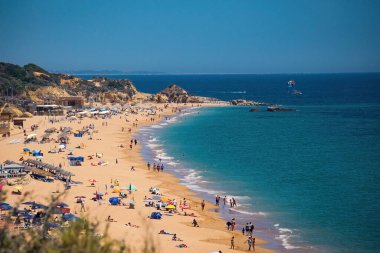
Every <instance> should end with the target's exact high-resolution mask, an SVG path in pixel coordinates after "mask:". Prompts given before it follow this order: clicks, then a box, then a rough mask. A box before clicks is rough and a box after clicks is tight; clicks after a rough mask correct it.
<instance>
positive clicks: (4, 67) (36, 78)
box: [0, 63, 138, 103]
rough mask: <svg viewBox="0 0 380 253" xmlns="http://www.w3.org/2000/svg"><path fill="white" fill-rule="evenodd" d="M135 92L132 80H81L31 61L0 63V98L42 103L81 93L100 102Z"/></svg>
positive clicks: (125, 97)
mask: <svg viewBox="0 0 380 253" xmlns="http://www.w3.org/2000/svg"><path fill="white" fill-rule="evenodd" d="M137 93H138V91H137V90H136V88H135V86H134V85H133V84H132V82H130V81H129V80H125V79H122V80H115V79H109V78H95V79H94V80H84V79H81V78H78V77H74V76H70V75H66V74H55V73H49V72H48V71H46V70H44V69H43V68H41V67H39V66H37V65H34V64H28V65H25V66H23V67H21V66H18V65H14V64H9V63H0V98H1V97H3V98H9V97H16V98H17V99H20V100H29V101H31V102H36V103H42V102H43V101H46V100H50V101H54V100H55V99H56V98H58V97H61V96H84V97H86V98H89V97H97V98H99V100H98V101H102V102H121V101H124V102H125V101H128V100H131V99H132V98H133V96H134V95H136V94H137ZM6 100H7V101H9V99H6Z"/></svg>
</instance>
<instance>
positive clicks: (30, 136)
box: [26, 134, 37, 139]
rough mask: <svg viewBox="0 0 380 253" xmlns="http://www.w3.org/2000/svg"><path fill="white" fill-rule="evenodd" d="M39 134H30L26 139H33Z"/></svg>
mask: <svg viewBox="0 0 380 253" xmlns="http://www.w3.org/2000/svg"><path fill="white" fill-rule="evenodd" d="M36 136H37V134H29V135H28V136H26V139H32V138H33V137H36Z"/></svg>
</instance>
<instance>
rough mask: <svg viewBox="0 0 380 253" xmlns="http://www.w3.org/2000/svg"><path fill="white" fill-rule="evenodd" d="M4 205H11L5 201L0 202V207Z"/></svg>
mask: <svg viewBox="0 0 380 253" xmlns="http://www.w3.org/2000/svg"><path fill="white" fill-rule="evenodd" d="M4 206H11V205H9V204H8V203H5V202H0V207H4Z"/></svg>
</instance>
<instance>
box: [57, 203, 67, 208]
mask: <svg viewBox="0 0 380 253" xmlns="http://www.w3.org/2000/svg"><path fill="white" fill-rule="evenodd" d="M55 206H59V207H68V206H69V205H68V204H66V203H63V202H58V203H56V204H55Z"/></svg>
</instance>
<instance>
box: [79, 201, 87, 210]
mask: <svg viewBox="0 0 380 253" xmlns="http://www.w3.org/2000/svg"><path fill="white" fill-rule="evenodd" d="M80 211H81V212H82V211H83V212H86V208H85V207H84V200H81V202H80Z"/></svg>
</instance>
